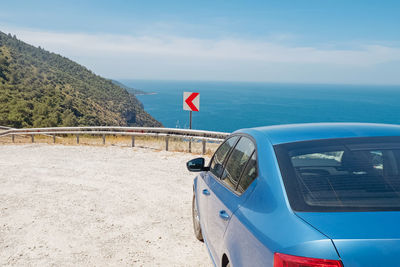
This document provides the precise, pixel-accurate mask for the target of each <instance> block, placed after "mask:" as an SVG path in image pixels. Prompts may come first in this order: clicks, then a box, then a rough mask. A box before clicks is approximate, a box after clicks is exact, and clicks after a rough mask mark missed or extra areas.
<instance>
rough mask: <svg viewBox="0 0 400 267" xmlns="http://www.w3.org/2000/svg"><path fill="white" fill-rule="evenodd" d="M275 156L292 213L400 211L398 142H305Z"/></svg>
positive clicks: (279, 150) (286, 146)
mask: <svg viewBox="0 0 400 267" xmlns="http://www.w3.org/2000/svg"><path fill="white" fill-rule="evenodd" d="M275 151H276V154H277V157H278V162H279V167H280V169H281V173H282V178H283V181H284V184H285V188H286V192H287V195H288V198H289V202H290V204H291V206H292V208H293V209H294V210H296V211H316V212H323V211H399V210H400V137H368V138H365V137H359V138H343V139H328V140H314V141H305V142H297V143H289V144H282V145H278V146H275Z"/></svg>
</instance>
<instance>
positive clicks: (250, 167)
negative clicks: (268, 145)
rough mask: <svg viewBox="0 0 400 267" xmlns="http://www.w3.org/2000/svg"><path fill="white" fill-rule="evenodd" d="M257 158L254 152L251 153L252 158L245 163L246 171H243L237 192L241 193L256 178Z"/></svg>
mask: <svg viewBox="0 0 400 267" xmlns="http://www.w3.org/2000/svg"><path fill="white" fill-rule="evenodd" d="M257 175H258V174H257V156H256V152H255V151H254V152H253V156H251V159H250V160H249V162H248V163H247V166H246V169H245V170H244V172H243V174H242V177H241V178H240V181H239V185H238V187H237V191H238V192H239V193H243V192H244V191H246V189H247V188H248V187H249V185H250V184H251V183H252V182H253V181H254V179H256V178H257Z"/></svg>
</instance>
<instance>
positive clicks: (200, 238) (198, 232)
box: [192, 194, 203, 241]
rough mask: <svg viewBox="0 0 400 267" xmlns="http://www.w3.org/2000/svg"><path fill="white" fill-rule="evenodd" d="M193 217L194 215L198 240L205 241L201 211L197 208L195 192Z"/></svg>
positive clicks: (194, 225)
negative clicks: (201, 224)
mask: <svg viewBox="0 0 400 267" xmlns="http://www.w3.org/2000/svg"><path fill="white" fill-rule="evenodd" d="M192 217H193V230H194V235H195V236H196V238H197V239H198V240H200V241H203V234H202V233H201V226H200V217H199V211H198V210H197V205H196V196H195V195H194V194H193V201H192Z"/></svg>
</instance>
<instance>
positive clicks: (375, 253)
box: [296, 212, 400, 267]
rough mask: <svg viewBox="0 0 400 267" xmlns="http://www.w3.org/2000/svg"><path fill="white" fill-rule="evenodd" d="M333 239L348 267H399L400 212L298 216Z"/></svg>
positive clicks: (305, 213)
mask: <svg viewBox="0 0 400 267" xmlns="http://www.w3.org/2000/svg"><path fill="white" fill-rule="evenodd" d="M296 214H297V215H298V216H299V217H300V218H302V219H303V220H304V221H306V222H307V223H309V224H310V225H312V226H313V227H315V228H316V229H318V230H319V231H320V232H322V233H323V234H324V235H326V236H327V237H329V238H331V239H332V241H333V243H334V245H335V247H336V249H337V251H338V254H339V256H340V258H341V259H342V261H343V264H344V266H345V267H346V266H363V267H367V266H398V263H399V261H398V255H400V225H399V222H400V212H298V213H296Z"/></svg>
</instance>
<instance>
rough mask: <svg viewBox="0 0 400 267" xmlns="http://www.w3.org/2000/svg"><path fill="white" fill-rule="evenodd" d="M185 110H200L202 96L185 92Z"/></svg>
mask: <svg viewBox="0 0 400 267" xmlns="http://www.w3.org/2000/svg"><path fill="white" fill-rule="evenodd" d="M183 109H184V110H189V111H199V110H200V94H199V93H192V92H183Z"/></svg>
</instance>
